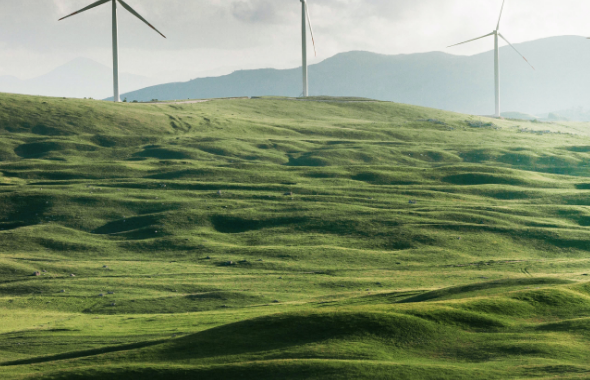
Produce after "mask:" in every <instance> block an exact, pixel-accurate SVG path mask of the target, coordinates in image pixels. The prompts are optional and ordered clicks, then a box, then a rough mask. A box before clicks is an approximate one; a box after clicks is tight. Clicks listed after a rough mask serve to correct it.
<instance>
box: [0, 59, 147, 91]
mask: <svg viewBox="0 0 590 380" xmlns="http://www.w3.org/2000/svg"><path fill="white" fill-rule="evenodd" d="M120 82H121V88H122V90H123V91H131V90H134V89H138V88H143V87H146V86H151V85H153V84H155V83H157V82H156V81H155V80H154V79H152V78H148V77H143V76H139V75H133V74H126V73H122V74H121V76H120ZM0 92H12V93H18V94H31V95H45V96H65V97H69V98H84V97H92V98H96V99H102V98H105V97H107V96H109V95H110V94H112V93H113V70H112V68H110V67H107V66H104V65H101V64H100V63H98V62H95V61H93V60H90V59H87V58H77V59H75V60H73V61H71V62H68V63H66V64H65V65H63V66H60V67H58V68H56V69H55V70H52V71H51V72H49V73H47V74H45V75H42V76H40V77H37V78H33V79H29V80H20V79H18V78H15V77H12V76H2V77H0Z"/></svg>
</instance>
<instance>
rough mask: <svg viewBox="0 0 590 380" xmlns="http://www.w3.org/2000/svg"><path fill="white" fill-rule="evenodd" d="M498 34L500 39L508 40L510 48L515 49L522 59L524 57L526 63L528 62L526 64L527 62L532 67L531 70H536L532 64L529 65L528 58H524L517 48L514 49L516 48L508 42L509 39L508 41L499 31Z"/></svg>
mask: <svg viewBox="0 0 590 380" xmlns="http://www.w3.org/2000/svg"><path fill="white" fill-rule="evenodd" d="M498 35H499V36H500V37H502V39H503V40H504V41H506V42H508V45H510V46H512V48H513V49H514V51H515V52H517V53H518V55H520V56H521V57H522V59H524V60H525V61H526V63H528V64H529V66H530V67H532V68H533V70H536V69H535V67H534V66H533V65H531V63H530V62H529V60H528V59H526V58H525V57H524V55H522V54H521V53H520V52H519V51H518V50H516V48H515V47H514V45H512V44H511V43H510V41H508V40H507V39H506V37H504V36H503V35H502V34H500V33H498Z"/></svg>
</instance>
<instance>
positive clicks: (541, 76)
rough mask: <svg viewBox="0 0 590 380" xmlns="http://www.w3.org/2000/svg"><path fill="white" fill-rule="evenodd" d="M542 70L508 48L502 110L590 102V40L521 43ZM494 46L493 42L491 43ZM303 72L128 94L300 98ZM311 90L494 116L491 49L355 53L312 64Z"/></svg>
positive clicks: (258, 73)
mask: <svg viewBox="0 0 590 380" xmlns="http://www.w3.org/2000/svg"><path fill="white" fill-rule="evenodd" d="M516 46H517V48H518V49H519V50H520V51H521V52H522V53H523V54H525V55H526V56H527V58H528V59H529V61H530V62H532V64H533V65H534V66H535V68H536V70H532V69H531V68H530V67H529V66H528V65H527V64H526V63H525V62H524V61H523V60H522V58H520V57H519V56H518V55H516V54H515V53H514V51H512V48H510V47H509V46H508V47H503V48H502V49H501V55H502V86H503V88H502V92H503V94H502V95H503V109H504V110H505V111H518V112H523V113H529V114H547V113H549V112H553V111H556V110H562V109H570V108H573V107H579V106H587V105H588V104H590V93H589V92H588V91H587V89H588V87H589V86H590V72H589V71H588V69H587V68H588V66H589V65H590V43H589V42H588V40H586V39H585V38H583V37H577V36H563V37H552V38H546V39H542V40H537V41H531V42H526V43H522V44H517V45H516ZM490 48H491V45H490ZM300 78H301V74H300V69H292V70H274V69H264V70H248V71H237V72H234V73H233V74H230V75H226V76H222V77H215V78H201V79H195V80H192V81H189V82H183V83H170V84H163V85H158V86H154V87H148V88H145V89H142V90H138V91H133V92H129V93H127V94H125V95H124V97H126V98H127V99H128V100H129V101H133V100H138V101H149V100H151V99H160V100H174V99H187V98H191V99H194V98H222V97H236V96H262V95H277V96H290V97H294V96H299V95H300V91H301V90H300V88H301V84H300V82H301V80H300ZM310 83H311V87H310V91H311V93H312V94H313V95H330V96H348V95H356V96H362V97H367V98H373V99H379V100H387V101H394V102H401V103H407V104H414V105H420V106H425V107H433V108H438V109H444V110H449V111H456V112H463V113H469V114H483V115H487V114H491V113H492V111H493V105H494V90H493V89H494V87H493V52H492V51H489V52H486V53H482V54H478V55H474V56H456V55H452V49H448V50H446V51H445V52H444V53H443V52H432V53H423V54H410V55H394V56H387V55H379V54H374V53H369V52H360V51H359V52H349V53H343V54H338V55H336V56H334V57H332V58H329V59H326V60H325V61H323V62H321V63H319V64H317V65H313V66H311V67H310Z"/></svg>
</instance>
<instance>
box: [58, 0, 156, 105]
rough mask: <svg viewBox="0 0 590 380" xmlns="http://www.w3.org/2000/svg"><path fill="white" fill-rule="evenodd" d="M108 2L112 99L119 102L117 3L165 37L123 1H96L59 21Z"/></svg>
mask: <svg viewBox="0 0 590 380" xmlns="http://www.w3.org/2000/svg"><path fill="white" fill-rule="evenodd" d="M108 2H111V3H112V5H113V86H114V90H115V96H114V99H115V102H120V101H121V98H120V96H119V33H118V24H117V2H119V3H121V6H122V7H123V8H125V9H126V10H128V11H129V13H131V14H132V15H134V16H135V17H137V18H138V19H140V20H141V21H143V22H145V23H146V24H147V25H148V26H149V27H150V28H152V29H153V30H155V31H156V32H158V33H159V34H160V35H161V36H162V37H164V38H166V36H165V35H163V34H162V33H160V31H159V30H158V29H156V28H154V27H153V26H152V25H151V24H150V23H149V22H147V20H146V19H144V18H143V17H141V15H140V14H139V13H137V12H136V11H135V10H134V9H133V8H131V7H130V6H129V4H127V3H126V2H124V1H123V0H98V1H97V2H95V3H92V4H90V5H89V6H87V7H86V8H82V9H80V10H79V11H77V12H74V13H72V14H71V15H68V16H66V17H62V18H60V19H59V21H61V20H63V19H66V18H68V17H71V16H74V15H77V14H78V13H82V12H85V11H87V10H89V9H92V8H95V7H98V6H99V5H103V4H105V3H108Z"/></svg>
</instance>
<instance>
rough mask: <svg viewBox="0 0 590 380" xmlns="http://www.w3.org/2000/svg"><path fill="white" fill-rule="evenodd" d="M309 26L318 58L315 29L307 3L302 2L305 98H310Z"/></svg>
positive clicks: (303, 0)
mask: <svg viewBox="0 0 590 380" xmlns="http://www.w3.org/2000/svg"><path fill="white" fill-rule="evenodd" d="M308 24H309V30H310V32H311V41H312V42H313V51H314V53H315V55H316V56H317V52H316V50H315V38H314V36H313V28H312V27H311V19H310V17H309V11H308V9H307V1H306V0H301V39H302V40H301V42H302V49H303V51H302V53H303V55H302V58H303V96H304V97H308V96H309V76H308V73H309V71H308V68H307V25H308Z"/></svg>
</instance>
